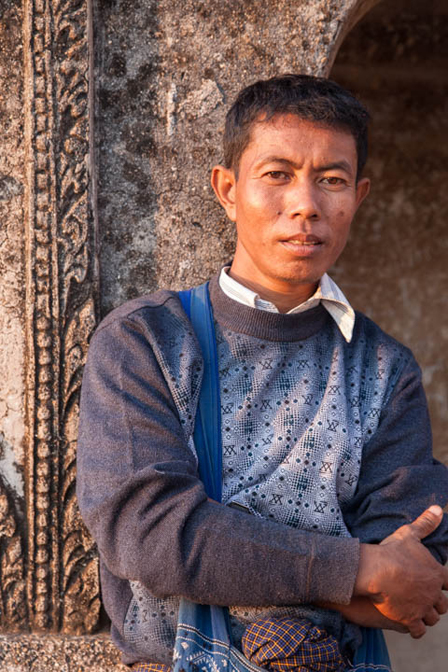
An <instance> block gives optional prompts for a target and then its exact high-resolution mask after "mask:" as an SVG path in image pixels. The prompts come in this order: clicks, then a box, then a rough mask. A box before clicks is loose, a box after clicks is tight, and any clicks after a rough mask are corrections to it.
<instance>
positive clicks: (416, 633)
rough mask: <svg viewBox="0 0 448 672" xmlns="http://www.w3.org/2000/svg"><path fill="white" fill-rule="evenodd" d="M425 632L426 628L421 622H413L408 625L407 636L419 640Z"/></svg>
mask: <svg viewBox="0 0 448 672" xmlns="http://www.w3.org/2000/svg"><path fill="white" fill-rule="evenodd" d="M425 632H426V627H425V624H424V623H423V621H421V620H420V621H413V622H412V623H410V624H409V634H410V635H411V637H412V638H413V639H420V637H423V635H424V634H425Z"/></svg>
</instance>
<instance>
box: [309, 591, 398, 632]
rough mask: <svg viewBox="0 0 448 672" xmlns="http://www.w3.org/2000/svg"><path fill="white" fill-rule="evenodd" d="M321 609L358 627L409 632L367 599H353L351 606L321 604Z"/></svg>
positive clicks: (329, 603)
mask: <svg viewBox="0 0 448 672" xmlns="http://www.w3.org/2000/svg"><path fill="white" fill-rule="evenodd" d="M318 606H319V607H323V608H324V609H332V610H333V611H338V612H339V613H340V614H342V616H343V617H344V618H345V619H346V620H347V621H351V622H352V623H356V625H361V626H363V627H365V628H381V629H383V630H396V631H397V632H408V629H407V628H406V626H404V625H402V624H401V623H397V622H396V621H391V620H390V619H389V618H387V617H386V616H384V615H383V614H382V613H381V612H380V611H378V609H377V608H376V607H375V605H374V604H373V603H372V602H371V600H370V599H369V598H367V597H353V598H352V599H351V601H350V604H335V603H334V602H322V603H319V605H318Z"/></svg>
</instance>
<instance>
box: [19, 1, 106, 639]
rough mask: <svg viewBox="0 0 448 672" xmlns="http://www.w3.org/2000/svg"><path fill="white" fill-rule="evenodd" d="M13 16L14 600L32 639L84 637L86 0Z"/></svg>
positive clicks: (92, 287) (88, 302) (39, 6)
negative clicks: (22, 170)
mask: <svg viewBox="0 0 448 672" xmlns="http://www.w3.org/2000/svg"><path fill="white" fill-rule="evenodd" d="M23 18H24V62H25V100H26V107H25V143H26V184H25V225H26V228H25V231H26V234H25V235H26V244H25V267H26V388H27V394H26V409H27V423H26V426H27V446H26V491H25V494H26V516H27V528H26V529H27V534H26V547H27V553H26V555H27V560H28V562H27V563H26V572H25V576H26V593H27V601H25V600H23V601H22V602H23V603H25V604H26V602H27V604H28V621H29V626H30V627H31V629H32V630H36V631H47V630H52V631H59V630H63V631H64V632H66V633H84V632H91V631H92V630H93V629H94V627H95V625H96V623H97V620H98V614H99V607H100V604H99V590H98V578H97V565H96V559H95V552H94V545H93V542H92V540H91V539H90V537H89V536H88V535H87V534H86V531H85V530H84V527H83V525H82V522H81V520H80V516H79V513H78V511H77V508H76V503H75V454H76V450H75V448H76V434H77V415H78V402H79V392H80V384H81V375H82V367H83V364H84V361H85V357H86V352H87V345H88V341H89V337H90V336H91V334H92V331H93V329H94V327H95V322H96V311H97V308H96V306H97V297H98V268H97V266H98V265H97V257H96V249H95V236H96V226H95V207H94V202H93V200H92V194H93V193H94V166H93V153H92V151H91V146H92V141H91V135H92V131H93V129H92V118H93V117H92V115H91V114H90V111H89V103H90V101H91V96H92V92H91V88H89V83H90V73H89V43H90V42H91V34H92V17H91V11H90V6H89V3H88V2H86V1H85V0H83V1H80V0H26V1H25V3H24V17H23ZM23 557H24V554H23V553H22V558H23ZM21 619H22V620H23V622H25V614H23V617H22V616H21Z"/></svg>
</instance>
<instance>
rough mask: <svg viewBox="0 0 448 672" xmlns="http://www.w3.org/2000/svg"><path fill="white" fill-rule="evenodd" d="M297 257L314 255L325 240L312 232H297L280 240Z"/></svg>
mask: <svg viewBox="0 0 448 672" xmlns="http://www.w3.org/2000/svg"><path fill="white" fill-rule="evenodd" d="M280 242H281V244H282V245H283V246H284V247H285V248H286V249H287V250H288V251H289V252H290V253H292V254H293V255H294V256H296V257H302V258H304V257H312V256H313V255H314V254H317V253H318V252H319V251H320V250H321V249H322V245H323V240H321V239H320V238H318V237H317V236H314V235H312V234H300V233H299V234H296V235H294V236H291V237H290V238H286V239H283V240H281V241H280Z"/></svg>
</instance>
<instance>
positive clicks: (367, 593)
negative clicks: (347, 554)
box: [353, 544, 381, 597]
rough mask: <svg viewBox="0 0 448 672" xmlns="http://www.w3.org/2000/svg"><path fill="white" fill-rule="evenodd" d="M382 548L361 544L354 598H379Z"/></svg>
mask: <svg viewBox="0 0 448 672" xmlns="http://www.w3.org/2000/svg"><path fill="white" fill-rule="evenodd" d="M380 554H381V548H380V547H379V546H377V545H375V544H360V548H359V565H358V573H357V575H356V579H355V585H354V588H353V596H354V597H375V596H378V594H379V591H378V586H377V578H378V571H379V565H380V562H379V555H380Z"/></svg>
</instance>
